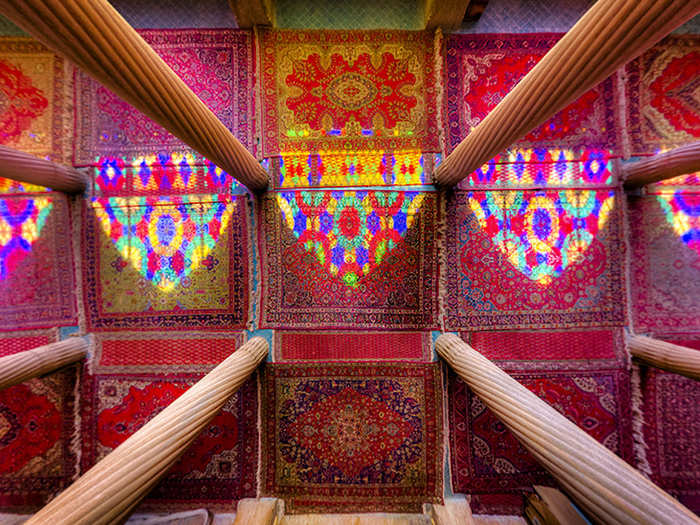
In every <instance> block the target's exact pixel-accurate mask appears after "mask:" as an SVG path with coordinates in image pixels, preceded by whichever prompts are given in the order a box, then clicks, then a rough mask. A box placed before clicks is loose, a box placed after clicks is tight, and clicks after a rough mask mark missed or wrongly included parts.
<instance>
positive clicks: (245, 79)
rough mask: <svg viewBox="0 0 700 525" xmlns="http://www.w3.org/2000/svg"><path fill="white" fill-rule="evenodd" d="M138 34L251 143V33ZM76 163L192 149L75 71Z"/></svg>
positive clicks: (182, 32)
mask: <svg viewBox="0 0 700 525" xmlns="http://www.w3.org/2000/svg"><path fill="white" fill-rule="evenodd" d="M139 34H140V35H141V36H142V37H143V38H144V40H146V42H147V43H148V44H149V45H150V46H151V47H152V48H153V49H154V51H155V52H156V53H158V54H159V55H160V57H161V58H162V59H163V60H164V61H165V62H166V63H167V64H168V66H170V67H171V68H172V69H173V71H175V73H176V74H177V75H178V76H179V77H180V78H181V79H182V80H183V81H184V82H185V84H187V85H188V86H189V87H190V88H191V89H192V91H194V93H195V94H196V95H197V96H198V97H199V98H200V99H201V100H202V101H203V102H204V104H206V106H207V107H208V108H209V109H211V110H212V111H213V112H214V114H215V115H216V116H217V117H218V118H219V120H221V122H223V124H224V125H225V126H226V127H227V128H229V129H230V130H231V131H232V132H233V134H234V135H235V136H236V138H238V140H240V141H241V142H242V143H243V145H244V146H245V147H246V148H249V149H251V148H252V146H253V140H252V137H253V129H252V126H251V124H250V122H251V116H252V115H253V97H252V92H253V78H254V75H253V71H252V69H253V59H252V55H253V46H252V35H251V33H250V32H249V31H237V30H231V29H209V30H201V29H197V30H193V29H187V30H179V29H178V30H163V29H161V30H146V31H139ZM76 94H77V99H76V130H75V131H76V133H75V163H76V164H78V165H93V164H96V163H97V162H98V159H99V157H103V156H117V157H127V158H132V157H138V156H141V155H153V154H154V153H165V154H170V153H171V152H173V151H180V152H187V151H191V150H190V149H189V148H188V147H187V146H186V145H185V144H183V142H182V141H180V140H179V139H177V138H176V137H174V136H173V135H171V134H170V133H169V132H167V131H166V130H164V129H163V128H162V127H161V126H160V125H158V124H156V123H155V122H153V121H152V120H151V119H150V118H148V117H146V116H145V115H144V114H143V113H141V112H140V111H138V110H136V109H134V108H133V107H132V106H131V105H130V104H128V103H126V102H124V101H123V100H122V99H121V98H119V97H118V96H116V95H115V94H113V93H112V92H111V91H110V90H108V89H107V88H106V87H104V86H102V84H100V83H99V82H97V81H96V80H93V79H92V78H91V77H88V76H87V75H86V74H84V73H82V72H78V73H76Z"/></svg>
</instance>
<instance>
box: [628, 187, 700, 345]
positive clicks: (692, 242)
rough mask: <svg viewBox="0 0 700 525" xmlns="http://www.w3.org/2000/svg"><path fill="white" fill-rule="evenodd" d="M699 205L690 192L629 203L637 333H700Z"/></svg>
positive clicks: (631, 272)
mask: <svg viewBox="0 0 700 525" xmlns="http://www.w3.org/2000/svg"><path fill="white" fill-rule="evenodd" d="M697 202H698V194H690V193H685V192H675V193H670V194H663V195H654V196H646V197H642V198H637V199H633V200H630V214H629V217H630V221H629V223H630V245H631V249H632V258H631V271H630V275H631V283H630V287H631V290H632V304H633V308H632V314H633V317H634V323H635V329H636V330H637V331H641V332H645V331H646V332H657V333H658V332H665V333H673V332H675V333H679V332H688V331H693V330H700V317H698V315H697V313H696V312H697V309H698V297H700V253H698V250H697V246H698V241H697V232H698V231H699V229H698V227H697V219H698V214H699V213H700V211H699V210H700V207H698V204H697ZM688 212H690V213H688Z"/></svg>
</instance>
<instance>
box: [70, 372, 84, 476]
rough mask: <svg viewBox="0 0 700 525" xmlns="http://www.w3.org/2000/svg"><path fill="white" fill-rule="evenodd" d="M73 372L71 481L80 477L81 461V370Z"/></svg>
mask: <svg viewBox="0 0 700 525" xmlns="http://www.w3.org/2000/svg"><path fill="white" fill-rule="evenodd" d="M75 368H76V372H75V387H74V390H73V433H72V434H71V437H70V451H71V453H72V454H73V457H75V472H74V473H73V475H72V476H71V481H75V480H76V479H78V478H79V477H80V463H81V461H82V454H83V448H82V442H83V439H82V418H81V415H80V408H81V398H80V389H81V386H82V384H83V381H82V380H83V368H82V366H81V365H77V366H76V367H75Z"/></svg>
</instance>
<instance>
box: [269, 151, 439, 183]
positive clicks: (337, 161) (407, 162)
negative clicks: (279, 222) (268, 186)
mask: <svg viewBox="0 0 700 525" xmlns="http://www.w3.org/2000/svg"><path fill="white" fill-rule="evenodd" d="M441 158H442V157H441V155H440V154H439V153H422V152H420V151H418V150H402V151H382V150H378V151H375V150H361V151H352V152H333V151H330V152H327V151H321V152H318V153H315V152H291V153H282V155H280V156H279V157H274V158H272V159H270V160H271V162H270V172H271V174H272V179H273V181H274V184H275V186H276V187H277V188H317V187H347V186H394V185H396V186H420V185H424V184H430V183H431V181H432V173H433V169H434V168H435V167H436V166H437V165H438V164H439V163H440V160H441Z"/></svg>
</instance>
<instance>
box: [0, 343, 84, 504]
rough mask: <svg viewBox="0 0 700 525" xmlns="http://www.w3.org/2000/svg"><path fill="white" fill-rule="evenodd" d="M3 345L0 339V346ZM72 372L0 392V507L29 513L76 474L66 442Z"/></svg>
mask: <svg viewBox="0 0 700 525" xmlns="http://www.w3.org/2000/svg"><path fill="white" fill-rule="evenodd" d="M2 343H3V341H2V339H0V345H2ZM76 374H77V368H76V367H75V366H71V367H69V368H66V369H63V370H61V371H58V372H54V373H52V374H50V375H48V376H45V377H42V378H41V379H30V380H29V381H25V382H24V383H21V384H18V385H15V386H12V387H9V388H7V389H5V390H2V391H0V507H2V508H3V509H6V510H10V509H11V510H13V511H15V512H33V511H36V510H37V509H38V508H40V507H42V506H43V505H45V504H46V503H47V501H48V500H49V499H50V498H51V497H53V496H54V495H56V494H57V493H58V492H60V491H61V490H62V489H63V488H65V487H66V486H67V485H69V484H70V483H71V481H72V480H73V478H74V476H76V475H77V473H78V465H77V458H76V454H75V451H74V450H73V448H72V445H71V443H72V441H73V440H74V439H75V433H76V432H77V431H78V429H77V428H75V423H74V418H75V414H74V403H75V395H74V391H75V381H76Z"/></svg>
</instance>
